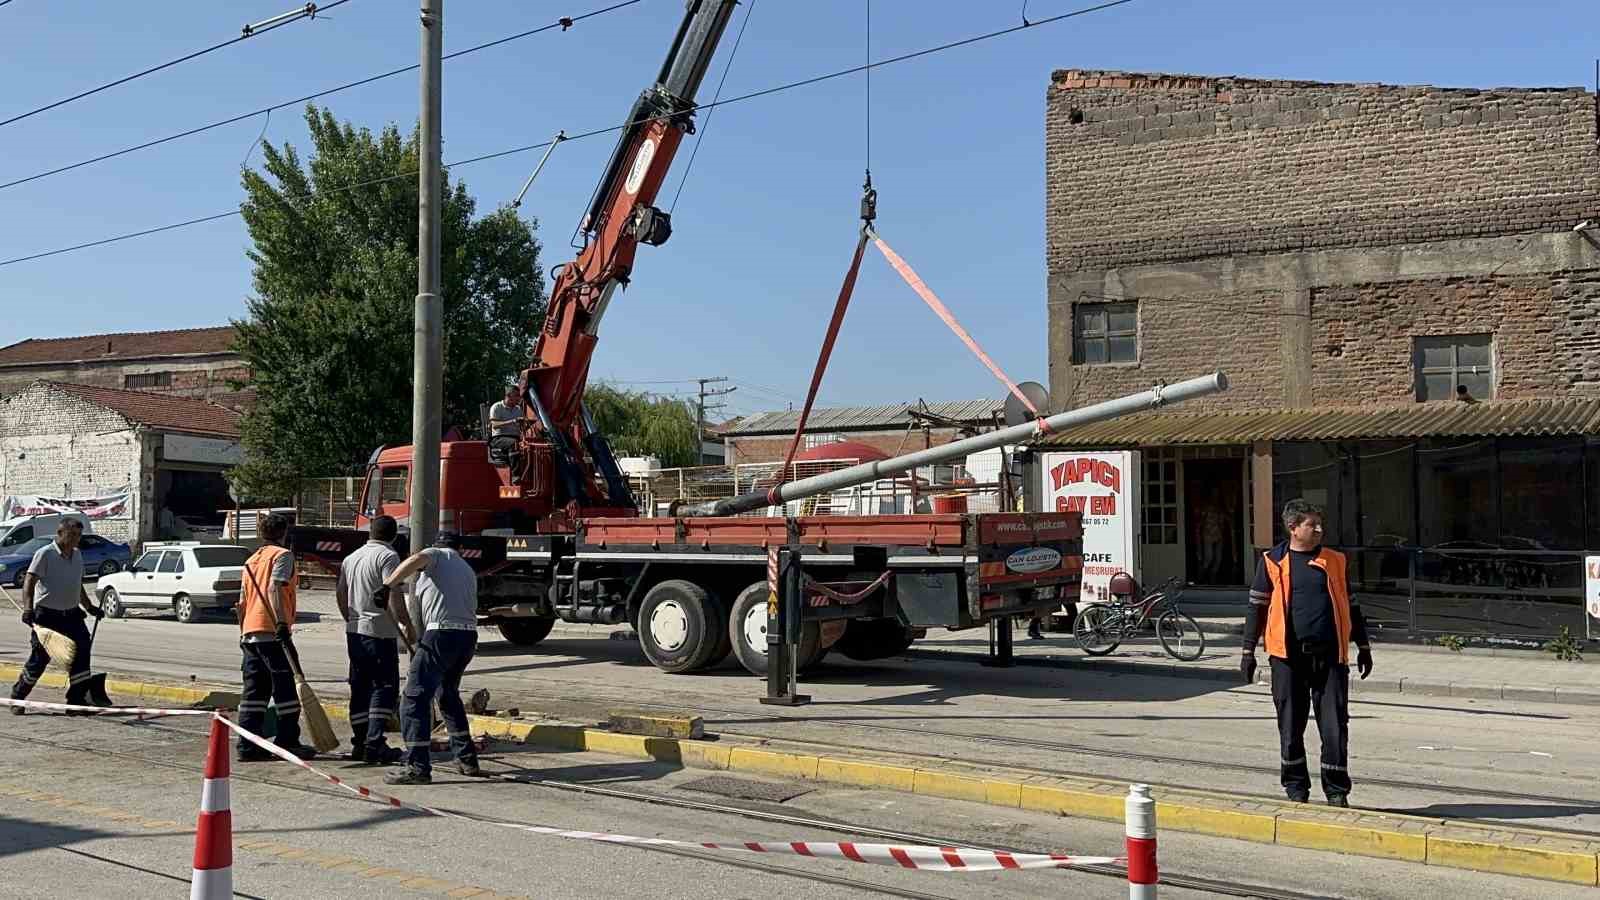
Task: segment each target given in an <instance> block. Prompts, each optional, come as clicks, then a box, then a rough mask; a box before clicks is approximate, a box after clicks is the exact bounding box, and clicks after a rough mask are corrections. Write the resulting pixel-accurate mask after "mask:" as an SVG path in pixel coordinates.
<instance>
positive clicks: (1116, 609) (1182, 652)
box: [1072, 578, 1206, 662]
mask: <svg viewBox="0 0 1600 900" xmlns="http://www.w3.org/2000/svg"><path fill="white" fill-rule="evenodd" d="M1182 585H1183V579H1182V578H1171V579H1168V580H1167V581H1166V582H1164V583H1162V584H1161V585H1160V586H1159V587H1157V588H1156V589H1155V590H1152V591H1147V592H1145V594H1144V596H1142V597H1139V598H1138V599H1134V596H1133V595H1131V594H1130V595H1128V597H1127V598H1126V599H1119V600H1116V601H1114V602H1111V603H1099V604H1096V605H1094V606H1088V607H1084V608H1083V609H1080V610H1078V618H1077V621H1075V622H1073V623H1072V636H1073V637H1074V638H1076V639H1077V641H1078V646H1079V647H1081V648H1083V652H1085V653H1087V654H1089V655H1090V656H1105V655H1106V654H1108V653H1110V652H1111V651H1113V650H1115V649H1117V647H1118V646H1120V645H1121V644H1122V642H1123V641H1125V640H1127V639H1129V638H1131V637H1133V636H1134V635H1135V634H1137V633H1138V632H1139V630H1140V629H1141V628H1143V627H1144V624H1145V623H1146V622H1148V621H1150V620H1151V619H1154V620H1155V627H1156V639H1157V640H1159V641H1160V642H1161V649H1162V650H1165V651H1166V652H1167V655H1168V656H1170V657H1172V658H1173V659H1177V660H1182V661H1183V662H1194V661H1195V660H1197V659H1199V658H1200V655H1201V654H1202V653H1205V652H1206V635H1205V632H1204V631H1201V630H1200V623H1199V622H1196V621H1195V619H1194V616H1191V615H1189V614H1188V613H1186V612H1184V611H1183V610H1181V609H1179V608H1178V596H1179V595H1180V594H1181V593H1182V590H1181V588H1182Z"/></svg>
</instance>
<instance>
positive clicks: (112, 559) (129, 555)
mask: <svg viewBox="0 0 1600 900" xmlns="http://www.w3.org/2000/svg"><path fill="white" fill-rule="evenodd" d="M53 540H55V538H49V537H39V538H34V539H33V540H31V541H28V542H27V543H25V544H19V545H17V546H15V547H8V548H6V551H5V553H4V554H3V555H0V584H8V585H11V586H12V587H16V588H20V587H22V576H24V575H26V574H28V565H29V564H30V563H32V562H33V555H34V554H35V553H37V552H39V548H40V547H43V546H44V545H45V544H48V543H50V542H51V541H53ZM78 550H79V552H81V553H82V554H83V577H84V578H88V579H95V578H99V577H100V576H101V575H110V574H111V573H112V572H120V571H122V570H123V569H126V568H127V567H128V565H129V564H130V563H132V562H133V550H132V548H130V547H129V546H128V545H127V544H118V543H115V542H113V541H108V540H106V539H105V538H103V537H101V536H100V535H98V534H86V535H84V536H83V539H82V540H81V541H80V542H79V543H78Z"/></svg>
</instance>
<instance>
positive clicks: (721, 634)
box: [700, 593, 733, 669]
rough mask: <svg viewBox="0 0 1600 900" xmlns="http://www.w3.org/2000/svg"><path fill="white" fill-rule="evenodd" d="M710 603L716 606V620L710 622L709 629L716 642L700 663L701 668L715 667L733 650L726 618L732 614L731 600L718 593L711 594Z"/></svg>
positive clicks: (731, 637)
mask: <svg viewBox="0 0 1600 900" xmlns="http://www.w3.org/2000/svg"><path fill="white" fill-rule="evenodd" d="M711 603H712V605H713V606H715V607H716V621H714V622H713V623H712V625H711V630H712V633H713V634H715V635H716V636H717V644H716V646H715V647H713V648H712V650H711V655H710V656H708V657H706V661H705V662H704V663H703V664H701V666H700V668H702V669H714V668H716V667H717V666H718V665H721V663H722V661H723V660H725V659H727V658H728V654H729V653H732V652H733V634H732V632H730V631H729V630H728V620H729V619H730V618H731V617H732V615H733V600H732V599H731V598H729V597H728V596H727V595H726V594H720V593H718V594H712V595H711Z"/></svg>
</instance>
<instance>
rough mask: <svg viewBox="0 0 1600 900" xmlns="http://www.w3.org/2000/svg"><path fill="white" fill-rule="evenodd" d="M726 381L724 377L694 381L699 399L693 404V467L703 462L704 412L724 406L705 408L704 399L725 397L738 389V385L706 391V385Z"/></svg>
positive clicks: (716, 404)
mask: <svg viewBox="0 0 1600 900" xmlns="http://www.w3.org/2000/svg"><path fill="white" fill-rule="evenodd" d="M727 380H728V379H727V378H726V377H719V378H696V379H695V382H696V383H697V384H699V385H700V399H699V401H698V402H697V403H696V404H695V421H694V461H695V465H699V464H700V463H702V462H704V461H705V451H704V449H703V448H704V445H705V434H706V410H707V409H710V410H713V411H715V410H720V409H722V408H723V406H724V404H721V403H714V404H712V405H711V406H709V407H708V406H706V398H707V397H725V396H727V395H728V394H731V393H733V392H734V391H737V390H738V389H739V387H738V385H735V386H733V387H727V388H720V389H718V390H713V391H708V390H706V385H708V384H721V383H723V382H725V381H727Z"/></svg>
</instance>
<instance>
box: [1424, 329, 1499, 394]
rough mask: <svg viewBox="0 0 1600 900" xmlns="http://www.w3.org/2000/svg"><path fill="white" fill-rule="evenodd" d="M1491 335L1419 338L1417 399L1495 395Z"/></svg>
mask: <svg viewBox="0 0 1600 900" xmlns="http://www.w3.org/2000/svg"><path fill="white" fill-rule="evenodd" d="M1492 343H1493V342H1492V339H1491V337H1490V336H1489V335H1487V334H1457V335H1444V336H1441V337H1419V338H1417V339H1416V349H1415V352H1414V355H1413V359H1414V360H1415V366H1416V376H1417V400H1418V401H1420V402H1425V403H1426V402H1432V401H1435V400H1465V399H1471V400H1490V399H1493V398H1494V359H1493V357H1494V348H1493V346H1492Z"/></svg>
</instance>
